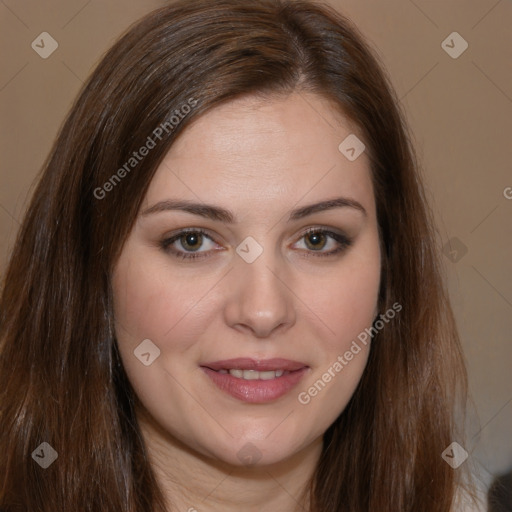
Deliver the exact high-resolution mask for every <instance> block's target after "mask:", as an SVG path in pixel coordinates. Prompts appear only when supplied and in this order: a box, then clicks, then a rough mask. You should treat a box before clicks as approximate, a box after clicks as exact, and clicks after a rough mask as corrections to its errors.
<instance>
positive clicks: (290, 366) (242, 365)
mask: <svg viewBox="0 0 512 512" xmlns="http://www.w3.org/2000/svg"><path fill="white" fill-rule="evenodd" d="M201 366H204V367H206V368H210V369H212V370H215V371H218V370H255V371H272V370H287V371H290V372H292V371H295V370H300V369H301V368H305V367H307V365H306V364H304V363H300V362H298V361H291V360H290V359H282V358H274V359H263V360H258V359H252V358H250V357H238V358H236V359H225V360H223V361H214V362H212V363H204V364H201Z"/></svg>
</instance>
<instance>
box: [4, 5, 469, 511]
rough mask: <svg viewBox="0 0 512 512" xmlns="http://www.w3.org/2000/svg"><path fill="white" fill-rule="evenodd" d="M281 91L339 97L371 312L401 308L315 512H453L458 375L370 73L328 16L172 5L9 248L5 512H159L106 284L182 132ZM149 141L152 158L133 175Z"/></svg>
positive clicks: (377, 342)
mask: <svg viewBox="0 0 512 512" xmlns="http://www.w3.org/2000/svg"><path fill="white" fill-rule="evenodd" d="M293 91H299V92H301V91H309V92H313V93H316V94H319V95H321V96H322V97H325V98H327V99H330V100H332V101H333V102H334V105H336V106H337V107H338V108H339V111H340V112H341V113H343V114H344V115H346V116H347V117H348V118H349V119H351V120H352V121H353V122H354V123H356V125H357V126H359V127H360V129H361V133H362V134H363V136H364V137H363V138H364V142H365V144H366V151H367V154H368V157H369V158H370V162H371V171H372V179H373V184H374V190H375V200H376V205H377V214H378V222H379V228H380V236H381V244H382V247H383V263H382V282H381V290H380V296H379V306H380V310H381V311H382V312H384V311H386V310H388V309H389V308H391V307H392V305H393V304H394V303H395V302H399V303H400V304H401V306H402V310H401V312H400V314H399V315H397V317H396V319H395V320H394V321H392V322H389V323H388V324H386V325H385V327H384V328H383V329H382V330H380V331H379V333H378V334H376V335H375V337H374V340H373V343H372V347H371V350H370V356H369V360H368V365H367V368H366V369H365V371H364V374H363V377H362V379H361V381H360V383H359V386H358V388H357V390H356V392H355V394H354V396H353V397H352V399H351V401H350V403H349V404H348V406H347V407H346V409H345V410H344V411H343V412H342V413H341V415H340V416H339V417H338V418H337V419H336V421H335V422H334V423H333V424H332V425H331V426H330V428H329V429H328V430H327V431H326V433H325V435H324V446H323V452H322V455H321V459H320V461H319V464H318V467H317V470H316V472H315V475H314V478H313V479H312V481H311V491H312V492H311V503H310V504H308V506H310V508H311V510H312V511H314V512H327V511H333V510H334V511H353V512H364V511H379V512H397V511H400V512H404V511H411V512H412V511H414V512H422V511H424V512H427V511H428V512H432V511H439V512H447V511H448V510H450V508H451V506H452V504H453V499H454V495H455V493H456V490H457V486H458V484H459V482H458V477H459V473H460V469H459V470H454V469H452V468H451V467H450V466H449V465H448V464H447V463H446V462H445V461H444V460H443V459H442V458H441V453H442V452H443V450H444V449H445V448H446V447H447V446H448V445H449V444H450V443H451V442H452V441H457V440H459V441H460V440H461V438H460V437H454V436H456V433H455V430H454V427H455V422H454V410H455V409H454V404H455V403H456V400H457V399H458V398H459V399H462V401H464V399H465V391H466V374H465V369H464V364H463V359H462V354H461V349H460V345H459V340H458V336H457V330H456V327H455V322H454V318H453V315H452V311H451V309H450V305H449V302H448V299H447V294H446V291H445V288H444V285H443V282H442V278H441V268H440V263H439V260H438V255H437V251H436V242H435V233H434V231H433V228H432V219H431V217H432V216H431V213H430V212H429V209H428V207H427V204H426V201H425V196H424V192H423V188H422V185H421V180H420V177H419V170H418V167H419V166H418V163H417V161H416V157H415V155H414V150H413V147H412V144H411V142H410V140H409V136H408V132H407V128H406V126H405V123H404V115H403V113H402V112H401V110H400V107H399V101H398V100H397V98H396V96H395V93H394V92H393V89H392V87H391V86H390V82H389V79H388V78H387V76H386V74H385V72H384V71H383V70H382V67H381V66H380V64H379V61H378V58H377V57H376V55H375V54H374V53H373V51H372V50H370V49H369V48H368V47H367V45H366V44H365V43H364V42H363V38H362V36H361V35H360V34H359V32H358V31H357V29H356V28H355V27H353V26H352V25H351V23H350V22H349V21H348V20H347V19H345V18H344V17H343V16H342V15H340V14H339V13H337V12H335V11H334V10H333V9H332V8H330V7H328V6H324V5H320V4H316V3H312V2H306V1H289V0H275V1H274V0H255V1H250V2H249V1H247V2H241V1H239V0H218V1H217V0H214V1H212V0H186V1H185V0H182V1H179V2H177V3H174V4H172V5H169V6H166V7H164V8H162V9H159V10H156V11H154V12H152V13H150V14H149V15H147V16H146V17H144V18H143V19H142V20H141V21H140V22H138V23H137V24H136V25H134V26H133V27H132V28H131V29H130V30H128V31H127V32H126V34H125V35H124V36H123V37H122V38H120V39H119V41H118V42H117V43H116V44H115V45H114V46H113V47H112V48H111V49H110V50H109V51H108V53H107V54H106V55H105V56H104V58H103V59H102V60H101V62H100V63H99V65H98V67H97V69H96V70H95V71H94V72H93V74H92V75H91V77H90V78H89V80H88V81H87V83H86V84H85V85H84V87H83V90H82V91H81V93H80V95H79V97H78V99H77V100H76V102H75V104H74V105H73V107H72V109H71V111H70V113H69V115H68V117H67V119H66V121H65V123H64V125H63V127H62V129H61V131H60V134H59V136H58V138H57V140H56V141H55V144H54V146H53V149H52V150H51V153H50V155H49V157H48V159H47V161H46V163H45V165H44V170H43V174H42V176H41V179H40V181H39V183H38V186H37V188H36V190H35V192H34V195H33V198H32V201H31V204H30V206H29V208H28V211H27V213H26V216H25V218H24V221H23V224H22V226H21V229H20V231H19V234H18V237H17V241H16V244H15V247H14V250H13V252H12V256H11V259H10V262H9V266H8V269H7V272H6V274H5V280H4V283H3V287H2V288H3V289H2V296H1V305H0V306H1V310H0V315H1V316H0V355H1V357H0V453H1V456H0V507H2V508H3V509H4V510H5V511H6V512H11V511H17V510H23V511H27V510H31V511H35V510H38V511H44V512H46V511H50V510H51V511H54V510H59V511H60V512H75V511H77V510H90V511H98V510H101V511H102V512H119V511H129V512H150V511H151V512H153V511H155V510H164V499H163V496H162V493H161V491H160V489H159V487H158V485H157V481H156V478H155V475H154V473H153V471H152V468H151V466H150V464H149V462H148V458H147V454H146V448H145V445H144V442H143V440H142V436H141V432H140V430H139V427H138V425H137V421H136V417H135V414H134V400H135V397H134V393H133V390H132V388H131V387H130V384H129V382H128V379H127V376H126V374H125V372H124V369H123V367H122V365H121V362H120V357H119V354H118V351H117V346H116V338H115V332H114V329H113V319H112V315H113V313H112V290H111V285H110V276H111V272H112V268H113V266H114V265H115V262H116V261H117V258H118V256H119V254H120V251H121V250H122V247H123V243H124V241H125V240H126V238H127V236H128V234H129V232H130V230H131V227H132V225H133V223H134V220H135V218H136V215H137V213H138V210H139V207H140V205H141V202H142V200H143V198H144V195H145V192H146V190H147V188H148V185H149V183H150V181H151V179H152V176H153V174H154V172H155V170H156V168H157V166H158V165H159V163H160V162H161V160H162V159H163V157H164V156H165V154H166V153H167V151H168V150H169V148H170V146H171V145H172V143H173V141H174V140H175V139H176V137H177V135H178V134H179V133H181V132H182V130H184V129H186V127H187V126H188V125H189V124H190V122H191V121H192V120H194V119H196V118H197V117H198V116H200V115H202V114H203V113H205V112H207V111H208V110H211V109H212V108H215V107H216V106H218V105H220V104H222V103H224V102H226V101H229V100H231V99H234V98H236V97H240V96H242V95H262V96H266V97H273V96H276V97H278V96H279V95H286V94H289V93H291V92H293ZM184 105H189V106H190V105H193V108H187V109H185V108H184ZM176 111H178V112H176ZM173 115H174V116H175V117H176V118H179V121H174V122H169V119H171V118H172V116H173ZM165 123H167V124H165ZM158 127H160V132H161V133H160V132H157V133H159V134H160V138H158V140H157V137H156V135H155V130H156V129H157V128H158ZM164 128H165V129H164ZM148 137H149V138H151V139H152V142H154V147H152V148H151V151H149V152H147V155H146V156H144V157H143V158H140V159H137V161H136V163H135V161H131V160H130V159H131V158H134V156H133V155H134V152H137V151H138V150H139V149H140V148H141V147H142V146H144V145H148V144H149V142H148V141H149V139H148ZM340 142H341V141H340ZM127 162H131V163H130V164H129V165H127ZM120 169H124V170H125V172H124V173H123V172H122V171H120ZM114 175H115V176H117V177H114ZM461 403H463V402H461ZM43 442H47V443H48V444H49V445H50V446H51V447H53V449H54V450H55V451H56V452H57V454H58V459H57V460H56V461H55V462H54V463H53V464H52V465H50V466H49V467H48V468H47V469H42V468H41V467H40V465H39V464H37V463H36V462H35V459H34V460H33V458H34V457H33V456H32V455H31V454H32V453H33V451H34V450H35V449H36V448H38V447H39V446H40V444H41V443H43Z"/></svg>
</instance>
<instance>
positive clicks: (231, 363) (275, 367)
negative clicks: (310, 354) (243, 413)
mask: <svg viewBox="0 0 512 512" xmlns="http://www.w3.org/2000/svg"><path fill="white" fill-rule="evenodd" d="M200 367H201V369H202V370H203V371H204V372H205V373H206V374H207V375H208V376H209V377H210V379H211V381H212V382H213V383H214V384H215V385H216V386H217V388H219V389H220V390H221V391H224V392H225V393H227V394H229V395H231V396H232V397H234V398H236V399H238V400H241V401H243V402H250V403H264V402H269V401H273V400H277V399H278V398H280V397H281V396H283V395H285V394H286V393H288V392H289V391H290V390H291V389H292V388H294V387H295V386H296V385H297V384H298V382H299V381H300V380H301V379H302V378H303V377H304V375H305V374H306V373H307V372H308V371H309V370H310V368H309V366H308V365H306V364H305V363H300V362H298V361H291V360H289V359H266V360H255V359H251V358H238V359H229V360H224V361H215V362H211V363H205V364H202V365H200Z"/></svg>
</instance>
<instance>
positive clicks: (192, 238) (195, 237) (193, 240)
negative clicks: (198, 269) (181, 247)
mask: <svg viewBox="0 0 512 512" xmlns="http://www.w3.org/2000/svg"><path fill="white" fill-rule="evenodd" d="M200 237H201V235H200V234H197V233H188V234H186V235H185V245H186V246H188V247H190V248H192V249H199V247H195V248H194V247H192V246H194V245H199V246H200V245H201V244H200Z"/></svg>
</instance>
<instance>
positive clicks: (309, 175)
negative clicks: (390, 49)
mask: <svg viewBox="0 0 512 512" xmlns="http://www.w3.org/2000/svg"><path fill="white" fill-rule="evenodd" d="M350 134H356V136H358V138H360V139H361V138H362V135H361V133H360V130H359V128H358V127H357V126H356V125H355V124H354V123H352V122H350V120H349V119H348V118H346V117H344V116H343V115H342V114H341V113H340V112H339V111H338V110H337V109H335V106H334V105H333V104H332V103H331V102H329V101H328V100H326V99H324V98H322V97H320V96H317V95H313V94H310V93H293V94H291V95H289V96H287V97H282V98H272V99H262V98H256V97H245V98H241V99H237V100H234V101H230V102H228V103H225V104H223V105H221V106H219V107H216V108H214V109H212V110H211V111H209V112H207V113H206V114H203V115H202V116H201V117H199V118H198V119H196V120H194V122H192V123H191V125H189V126H188V127H187V128H186V129H185V130H184V131H183V132H182V133H181V134H180V136H179V137H178V138H177V140H176V141H175V142H174V144H173V145H172V147H171V149H170V150H169V152H168V154H167V155H166V157H165V158H164V160H163V162H162V164H161V165H160V166H159V168H158V169H157V172H156V173H155V176H154V178H153V181H152V183H151V185H150V187H149V190H148V194H147V200H146V201H145V204H146V205H147V204H148V203H151V202H152V201H160V200H163V199H166V198H167V196H168V195H172V196H173V197H175V196H179V197H183V196H185V197H187V198H191V199H192V198H193V199H196V200H197V199H199V200H203V201H205V202H207V201H208V202H211V200H212V199H217V200H218V202H224V201H229V202H230V203H231V204H232V205H236V204H240V205H243V204H248V203H247V202H250V203H251V204H260V205H261V207H265V205H266V204H267V203H268V202H269V201H278V202H279V201H285V202H287V203H288V202H290V201H292V202H293V203H295V202H297V201H298V200H299V199H300V198H301V197H304V196H307V200H308V201H310V200H311V199H316V198H317V197H319V198H321V199H325V196H326V195H328V196H329V195H330V196H334V195H337V194H340V193H341V194H343V193H345V194H350V195H356V196H359V197H358V199H359V200H361V201H366V202H369V201H371V202H373V190H372V185H371V178H370V169H369V162H368V158H367V156H366V154H365V153H364V152H363V154H362V155H361V156H360V157H359V158H357V159H356V160H355V161H349V160H348V159H347V158H346V157H345V156H344V155H343V154H342V153H341V152H340V150H339V149H338V146H339V145H340V143H341V142H342V141H343V140H344V139H345V138H346V137H347V136H349V135H350Z"/></svg>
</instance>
